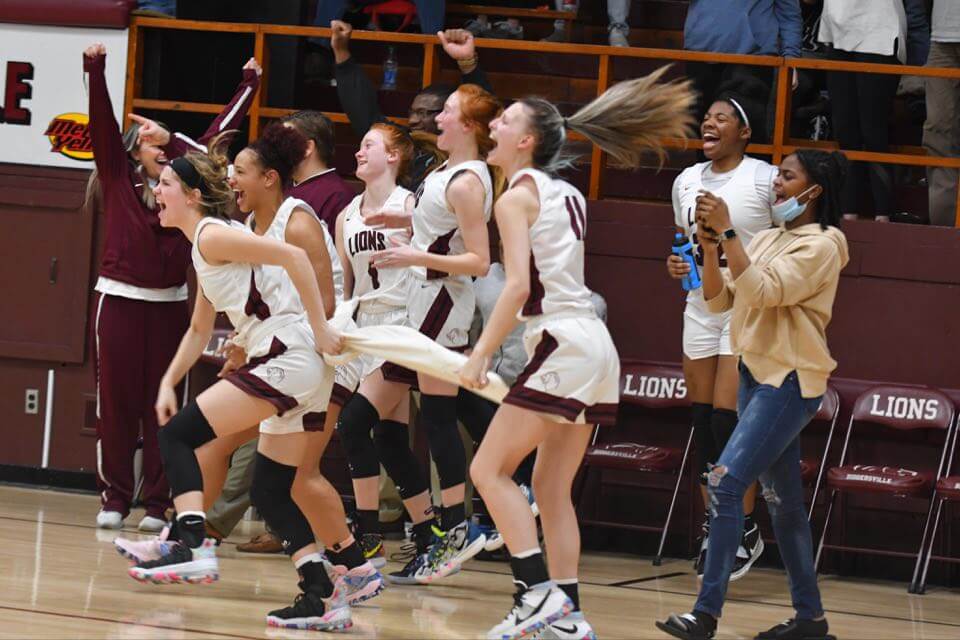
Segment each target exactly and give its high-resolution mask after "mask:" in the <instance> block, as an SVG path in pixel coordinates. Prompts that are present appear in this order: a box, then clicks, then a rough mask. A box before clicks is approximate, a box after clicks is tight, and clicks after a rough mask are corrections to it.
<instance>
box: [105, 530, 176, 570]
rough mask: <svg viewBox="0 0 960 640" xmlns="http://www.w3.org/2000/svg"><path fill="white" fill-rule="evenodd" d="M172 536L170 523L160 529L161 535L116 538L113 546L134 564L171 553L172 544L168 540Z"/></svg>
mask: <svg viewBox="0 0 960 640" xmlns="http://www.w3.org/2000/svg"><path fill="white" fill-rule="evenodd" d="M169 536H170V525H167V526H165V527H164V528H163V529H161V531H160V535H156V536H153V537H152V538H147V539H145V540H128V539H127V538H120V537H117V538H114V540H113V546H114V547H115V548H116V549H117V553H119V554H120V555H122V556H123V557H124V558H126V559H127V560H130V561H131V562H133V563H134V564H140V563H141V562H149V561H151V560H156V559H157V558H160V557H162V556H165V555H167V554H168V553H170V545H171V544H173V543H172V542H167V538H168V537H169Z"/></svg>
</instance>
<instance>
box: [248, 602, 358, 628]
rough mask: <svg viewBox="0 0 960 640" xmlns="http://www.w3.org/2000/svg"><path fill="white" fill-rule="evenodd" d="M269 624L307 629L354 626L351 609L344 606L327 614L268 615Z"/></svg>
mask: <svg viewBox="0 0 960 640" xmlns="http://www.w3.org/2000/svg"><path fill="white" fill-rule="evenodd" d="M267 626H268V627H279V628H282V629H302V630H305V631H346V630H347V629H349V628H350V627H352V626H353V619H352V618H351V617H350V609H349V608H347V607H343V608H340V609H337V610H336V611H332V612H330V613H329V614H327V615H325V616H312V617H309V618H290V619H289V620H284V619H283V618H278V617H276V616H267Z"/></svg>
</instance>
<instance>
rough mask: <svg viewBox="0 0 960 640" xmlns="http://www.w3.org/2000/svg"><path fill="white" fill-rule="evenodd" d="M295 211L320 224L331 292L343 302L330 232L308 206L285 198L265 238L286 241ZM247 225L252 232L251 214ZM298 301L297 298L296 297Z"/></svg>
mask: <svg viewBox="0 0 960 640" xmlns="http://www.w3.org/2000/svg"><path fill="white" fill-rule="evenodd" d="M295 209H303V210H305V211H308V212H309V213H310V214H311V215H312V216H313V217H314V218H316V219H317V221H318V222H319V223H320V227H321V228H322V229H323V243H324V244H325V245H326V247H327V253H328V254H330V269H331V272H332V274H333V292H334V296H336V299H337V302H338V303H339V302H343V265H341V264H340V255H339V254H338V253H337V246H336V244H334V242H333V236H332V235H330V230H329V229H327V223H326V222H324V221H323V220H320V218H317V214H316V212H315V211H314V210H313V207H311V206H310V205H309V204H307V203H306V202H304V201H303V200H299V199H297V198H287V199H286V200H284V201H283V202H282V203H281V204H280V208H279V209H277V215H275V216H274V217H273V222H271V223H270V226H269V227H268V228H267V230H266V231H265V232H264V233H263V236H264V237H265V238H272V239H274V240H276V241H278V242H286V241H287V224H288V223H289V222H290V216H291V215H293V212H294V210H295ZM247 225H248V226H249V227H250V229H251V230H252V229H253V227H254V217H253V214H250V215H249V216H247ZM264 268H267V269H280V270H281V271H282V270H283V267H277V266H272V265H265V266H264ZM297 299H298V300H299V299H300V298H299V296H297Z"/></svg>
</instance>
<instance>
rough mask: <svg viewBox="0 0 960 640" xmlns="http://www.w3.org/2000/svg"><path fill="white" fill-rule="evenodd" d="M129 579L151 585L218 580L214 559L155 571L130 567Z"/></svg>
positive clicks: (201, 582) (209, 582)
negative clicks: (150, 583)
mask: <svg viewBox="0 0 960 640" xmlns="http://www.w3.org/2000/svg"><path fill="white" fill-rule="evenodd" d="M129 573H130V577H131V578H133V579H134V580H136V581H137V582H152V583H153V584H181V583H184V582H186V583H188V584H211V583H213V582H216V581H217V580H219V579H220V571H219V569H218V567H217V561H216V560H214V559H203V560H191V561H190V562H181V563H180V564H171V565H169V566H166V567H157V568H156V569H141V568H140V567H130V570H129Z"/></svg>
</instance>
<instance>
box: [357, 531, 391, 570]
mask: <svg viewBox="0 0 960 640" xmlns="http://www.w3.org/2000/svg"><path fill="white" fill-rule="evenodd" d="M357 542H359V543H360V550H361V551H363V559H364V560H368V561H369V562H370V564H372V565H373V566H374V567H376V568H377V569H380V568H382V567H383V566H384V565H385V564H387V554H386V551H384V549H383V536H382V535H380V534H379V533H365V534H363V535H362V536H360V539H359V540H358V541H357Z"/></svg>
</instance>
